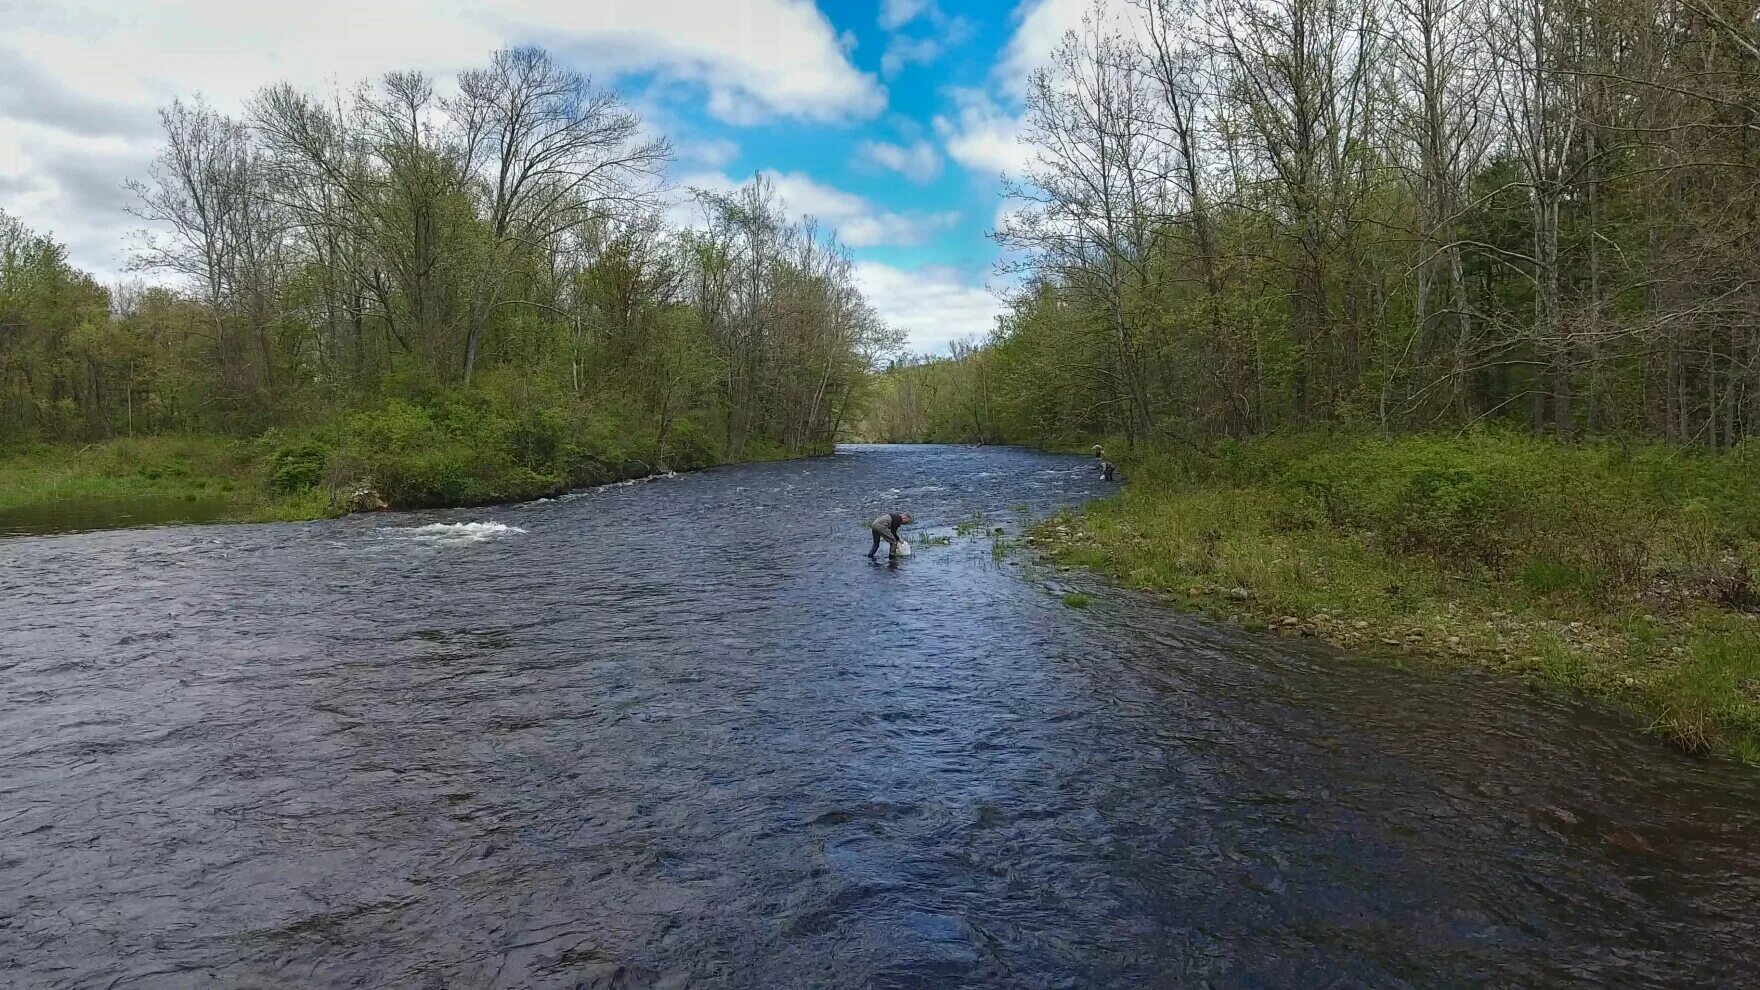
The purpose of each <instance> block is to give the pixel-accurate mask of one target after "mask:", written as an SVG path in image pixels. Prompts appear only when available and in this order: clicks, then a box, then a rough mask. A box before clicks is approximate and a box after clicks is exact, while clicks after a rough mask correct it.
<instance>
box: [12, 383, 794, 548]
mask: <svg viewBox="0 0 1760 990" xmlns="http://www.w3.org/2000/svg"><path fill="white" fill-rule="evenodd" d="M815 452H816V451H815ZM784 453H785V452H784V451H783V450H782V449H781V448H779V447H776V446H775V445H773V444H767V443H762V442H754V443H752V444H749V445H748V449H747V451H746V452H745V457H744V458H743V459H746V460H768V459H776V458H780V457H782V456H784ZM718 460H719V457H718V451H717V446H716V445H715V444H714V443H713V442H711V440H710V439H709V437H708V436H707V435H706V433H705V432H704V431H703V430H702V429H701V428H700V427H699V426H698V425H697V424H696V423H695V422H693V421H689V420H681V421H679V422H676V423H674V424H673V425H672V427H671V429H669V430H668V434H667V437H666V439H665V441H664V442H661V441H660V440H659V438H658V436H657V435H656V431H655V430H653V429H652V428H650V427H645V426H638V425H637V424H634V423H630V422H625V421H624V420H622V419H621V418H620V417H618V416H617V415H615V414H611V413H598V414H593V415H570V414H569V413H567V412H565V411H562V410H558V409H551V408H533V409H526V410H519V411H512V410H509V409H507V408H505V407H498V406H496V405H495V404H493V403H491V402H489V401H488V400H487V399H485V398H483V397H481V396H477V395H472V394H470V393H458V394H454V395H450V396H447V397H444V398H441V399H438V400H435V401H431V402H426V403H417V402H411V401H403V400H393V401H390V402H387V403H384V404H383V405H380V406H377V407H373V408H369V409H364V410H359V411H355V412H350V413H346V414H343V415H340V416H336V417H333V418H330V419H327V420H325V421H323V422H321V423H319V424H317V425H314V426H311V427H308V428H304V429H300V430H292V431H271V432H268V433H265V434H263V435H261V436H258V437H255V438H251V439H239V438H230V437H216V436H174V437H143V438H134V439H119V440H114V441H111V442H108V443H103V444H94V445H87V446H83V447H78V448H74V447H57V446H36V447H29V448H23V449H15V450H13V451H11V452H8V453H3V454H0V512H3V511H6V510H27V511H28V510H30V509H31V508H33V507H38V506H46V505H51V504H54V503H58V502H63V503H64V502H69V501H86V502H103V501H106V500H126V499H137V498H168V499H185V500H190V501H197V500H200V501H202V502H204V503H213V502H219V503H222V504H223V506H224V510H223V513H222V515H223V518H227V519H232V520H238V521H266V520H290V519H312V518H319V517H323V516H329V515H339V514H342V513H346V512H350V511H359V510H364V509H376V508H393V509H420V508H438V507H445V506H466V505H488V504H494V503H500V502H515V501H524V500H528V499H534V498H542V497H545V496H549V495H555V494H558V493H560V492H563V491H566V490H569V489H572V488H580V487H586V486H589V485H595V484H602V483H605V482H610V481H618V480H622V479H625V478H632V477H641V476H643V475H647V474H651V473H654V472H656V471H664V470H675V471H685V470H694V469H698V468H703V467H709V466H711V465H713V464H715V463H717V461H718Z"/></svg>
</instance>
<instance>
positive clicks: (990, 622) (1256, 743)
mask: <svg viewBox="0 0 1760 990" xmlns="http://www.w3.org/2000/svg"><path fill="white" fill-rule="evenodd" d="M1092 468H1093V464H1092V461H1091V460H1085V459H1077V458H1067V457H1054V456H1048V455H1041V454H1034V453H1028V452H1025V451H1019V450H1010V449H998V448H976V449H974V448H953V447H948V448H934V447H911V448H872V447H854V448H845V449H844V450H842V451H841V452H840V453H839V454H838V455H837V456H835V457H830V458H822V459H817V460H812V461H801V462H792V463H779V464H763V465H748V466H742V467H734V468H727V469H721V470H715V471H710V472H705V473H701V474H695V475H688V476H680V477H676V478H667V479H662V480H656V481H652V482H648V483H644V484H634V485H625V486H618V487H611V488H606V489H600V490H596V491H593V492H588V493H583V494H581V495H578V496H572V497H568V498H564V499H559V500H556V501H549V502H540V503H534V504H529V505H520V506H508V507H501V508H495V509H475V510H461V511H455V512H446V513H423V514H418V515H407V516H395V515H380V516H371V517H353V518H349V519H344V520H338V521H328V522H316V523H309V524H300V525H255V526H197V527H183V528H169V529H150V530H128V531H111V532H101V533H87V534H78V535H63V536H55V537H20V538H12V539H7V540H3V541H0V984H8V985H17V986H30V987H130V988H142V987H155V988H159V987H164V988H170V987H177V988H183V987H281V986H313V987H317V986H325V987H332V986H334V987H424V988H425V987H629V988H637V987H669V988H670V987H677V988H682V987H765V988H769V987H778V988H792V987H802V988H805V987H850V988H856V987H955V986H958V987H1010V988H1016V987H1021V988H1030V987H1070V988H1087V987H1242V988H1247V987H1254V988H1257V987H1302V988H1307V987H1335V986H1336V987H1455V986H1462V987H1466V986H1485V987H1541V986H1548V987H1550V986H1603V987H1621V988H1625V987H1714V986H1715V987H1739V986H1756V985H1760V774H1756V773H1754V772H1753V771H1751V770H1746V769H1743V768H1740V767H1735V766H1730V765H1724V764H1718V763H1706V762H1700V761H1696V760H1693V759H1690V758H1688V757H1686V756H1684V755H1681V754H1678V753H1676V752H1674V751H1672V750H1670V749H1668V748H1666V747H1664V746H1663V745H1661V744H1659V743H1657V742H1656V741H1654V740H1653V739H1650V738H1648V737H1645V736H1643V735H1641V734H1640V733H1638V732H1637V731H1635V730H1634V729H1633V728H1632V727H1631V726H1630V725H1626V724H1622V723H1621V722H1619V721H1618V720H1616V719H1614V718H1612V717H1610V716H1609V715H1607V714H1606V713H1604V712H1602V711H1600V710H1598V709H1596V708H1594V707H1592V706H1588V705H1584V704H1579V703H1575V702H1571V701H1569V700H1565V699H1561V698H1558V697H1555V696H1552V695H1549V694H1542V693H1536V692H1531V691H1527V690H1524V689H1523V688H1521V687H1520V686H1518V685H1512V684H1510V683H1507V682H1504V681H1501V680H1498V679H1496V678H1491V677H1486V676H1481V675H1471V674H1442V673H1421V672H1411V671H1401V670H1398V669H1394V668H1392V667H1388V666H1384V665H1378V664H1374V663H1369V662H1362V661H1355V660H1352V659H1349V658H1346V657H1341V656H1339V655H1337V654H1336V653H1334V652H1331V651H1328V650H1326V649H1323V648H1320V647H1317V646H1308V645H1304V644H1301V643H1297V642H1290V641H1278V640H1273V639H1269V638H1266V637H1262V636H1250V635H1246V634H1240V633H1233V632H1229V631H1226V630H1222V629H1219V628H1216V627H1214V626H1212V625H1209V624H1206V623H1204V622H1202V621H1199V620H1196V619H1193V618H1190V617H1186V616H1182V615H1180V614H1177V613H1175V612H1172V611H1169V610H1167V609H1165V608H1162V607H1159V606H1157V605H1156V604H1154V603H1153V602H1151V601H1149V600H1147V599H1145V598H1143V597H1140V596H1138V595H1135V594H1130V593H1126V592H1121V591H1116V590H1111V589H1108V588H1105V587H1103V586H1100V585H1097V584H1095V583H1092V582H1089V581H1087V580H1086V579H1084V578H1082V577H1081V576H1079V575H1077V574H1075V573H1073V572H1071V573H1057V572H1055V571H1047V570H1045V569H1043V568H1041V567H1039V566H1037V565H1035V564H1034V563H1033V562H1032V561H1031V560H1030V559H1025V558H1023V556H1022V555H1020V554H1015V555H1011V556H1008V557H1006V558H1004V559H997V557H996V556H994V555H993V553H992V543H991V539H990V537H989V536H987V535H984V534H982V533H973V532H971V531H970V527H967V528H966V532H964V533H963V534H956V533H955V532H954V531H953V527H954V526H955V525H956V524H957V523H960V522H961V521H964V520H967V519H969V518H971V517H973V516H974V515H975V514H978V513H982V514H983V516H984V517H985V520H986V528H987V529H988V528H989V527H994V526H1001V527H1004V528H1005V529H1007V530H1009V531H1010V532H1011V533H1014V532H1018V530H1019V527H1020V526H1021V525H1022V521H1023V519H1024V518H1026V516H1027V515H1029V514H1033V515H1042V514H1044V513H1046V512H1049V511H1052V510H1054V509H1056V508H1058V507H1060V506H1066V505H1072V504H1076V503H1079V502H1080V501H1081V500H1082V499H1085V498H1087V497H1090V496H1093V495H1095V494H1097V493H1098V492H1100V491H1101V490H1102V485H1101V483H1100V482H1099V481H1098V479H1097V478H1096V477H1095V475H1094V473H1093V470H1092ZM895 507H896V508H902V509H906V510H909V511H912V512H914V513H915V514H916V516H917V519H918V522H919V525H918V526H917V527H915V529H914V532H916V533H917V534H919V538H918V540H917V545H916V552H915V553H914V554H912V555H911V556H910V557H908V558H906V559H904V560H902V561H900V562H898V564H897V565H896V566H889V565H887V564H885V563H880V564H871V563H870V562H869V561H868V560H866V559H865V558H864V557H863V556H862V554H863V553H864V552H865V551H866V549H867V546H868V542H869V541H868V536H867V533H866V528H865V527H866V522H867V520H868V519H870V518H872V517H873V516H874V515H876V514H877V513H879V512H880V511H882V510H884V509H888V508H895ZM907 532H909V531H907ZM937 533H939V534H943V535H947V536H950V537H952V539H951V542H949V543H946V544H938V543H937V541H933V540H924V539H922V538H921V536H922V535H934V534H937ZM1071 589H1081V590H1084V591H1086V592H1087V593H1089V594H1091V595H1092V596H1093V605H1092V607H1090V608H1088V609H1075V608H1071V607H1069V606H1067V605H1066V604H1064V601H1063V598H1062V593H1063V592H1065V591H1068V590H1071Z"/></svg>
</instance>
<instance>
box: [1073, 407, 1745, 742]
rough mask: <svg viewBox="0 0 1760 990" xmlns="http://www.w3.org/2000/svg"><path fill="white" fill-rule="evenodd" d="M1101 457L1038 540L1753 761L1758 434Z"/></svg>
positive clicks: (1162, 584) (1104, 564)
mask: <svg viewBox="0 0 1760 990" xmlns="http://www.w3.org/2000/svg"><path fill="white" fill-rule="evenodd" d="M1124 471H1125V474H1126V477H1127V478H1128V484H1127V485H1126V486H1125V488H1124V489H1123V490H1122V492H1121V494H1120V495H1119V496H1118V497H1116V498H1113V499H1108V500H1105V501H1102V502H1099V503H1096V504H1094V505H1092V506H1090V507H1089V508H1088V509H1087V510H1086V511H1085V512H1083V513H1082V514H1080V515H1078V516H1066V517H1062V518H1059V519H1056V520H1052V521H1051V522H1049V523H1047V524H1045V525H1044V526H1043V527H1041V528H1040V530H1039V531H1038V539H1039V540H1040V542H1041V543H1043V544H1048V545H1049V546H1050V547H1052V549H1053V552H1054V553H1055V554H1056V555H1057V556H1058V558H1059V559H1060V560H1063V561H1065V562H1068V563H1079V564H1083V565H1087V566H1091V567H1094V568H1096V569H1099V570H1101V571H1103V572H1105V573H1107V574H1109V575H1111V576H1112V577H1114V578H1115V579H1117V580H1119V581H1121V582H1123V583H1126V584H1129V585H1132V586H1136V587H1142V588H1150V589H1157V590H1161V591H1164V592H1167V593H1168V594H1170V595H1171V596H1173V597H1175V598H1177V599H1178V600H1179V601H1181V602H1183V603H1186V604H1187V605H1188V606H1189V607H1195V608H1198V609H1202V610H1203V611H1206V612H1208V613H1210V614H1212V615H1215V616H1218V617H1221V618H1226V619H1231V620H1233V621H1236V622H1239V623H1243V624H1247V625H1258V626H1263V627H1270V628H1274V629H1276V630H1278V631H1280V632H1283V633H1285V634H1288V635H1310V636H1319V637H1322V638H1324V639H1327V640H1329V641H1331V642H1334V643H1336V644H1338V645H1340V646H1343V647H1346V648H1350V649H1353V650H1360V651H1364V652H1370V653H1383V654H1387V655H1393V656H1400V657H1410V658H1423V659H1427V660H1437V661H1442V662H1447V663H1454V664H1478V665H1486V666H1489V667H1492V668H1494V669H1497V670H1500V671H1506V672H1509V673H1513V674H1516V675H1519V676H1522V677H1525V678H1530V679H1533V680H1536V681H1543V682H1549V683H1554V684H1560V685H1566V686H1568V687H1571V688H1575V689H1580V690H1582V691H1585V692H1588V693H1590V694H1592V695H1595V696H1598V697H1601V698H1604V699H1608V700H1610V701H1613V702H1615V703H1616V704H1618V705H1621V706H1623V707H1624V708H1626V709H1627V710H1630V711H1632V712H1634V713H1635V714H1636V715H1637V716H1638V717H1639V718H1640V719H1641V720H1642V721H1643V724H1644V725H1646V726H1648V727H1649V728H1650V729H1652V730H1653V731H1655V732H1658V733H1660V734H1662V735H1665V736H1666V737H1668V738H1669V739H1671V740H1673V741H1675V742H1677V743H1679V744H1681V745H1683V746H1686V747H1687V748H1689V749H1692V750H1695V751H1705V752H1712V751H1714V752H1720V753H1728V754H1733V755H1736V756H1739V757H1741V758H1743V759H1745V760H1747V761H1749V762H1760V616H1757V615H1756V613H1757V612H1760V448H1755V447H1753V446H1752V445H1750V446H1749V447H1747V448H1738V449H1736V450H1732V451H1727V452H1721V453H1709V452H1698V451H1689V450H1684V449H1682V448H1678V447H1671V446H1665V445H1658V444H1648V445H1619V444H1592V445H1586V446H1570V447H1566V446H1560V445H1557V444H1554V443H1551V442H1548V441H1544V440H1537V439H1533V438H1530V437H1525V436H1506V435H1474V436H1468V437H1412V438H1406V439H1399V440H1393V441H1384V440H1381V439H1370V438H1362V437H1340V436H1328V435H1320V434H1302V435H1295V436H1284V437H1272V438H1266V439H1261V440H1255V441H1249V442H1239V443H1236V442H1227V443H1223V444H1220V445H1218V446H1216V447H1215V448H1214V449H1213V450H1212V451H1210V452H1208V453H1205V454H1198V453H1194V452H1180V453H1166V454H1156V455H1144V456H1141V457H1139V458H1135V459H1127V460H1126V463H1125V465H1124Z"/></svg>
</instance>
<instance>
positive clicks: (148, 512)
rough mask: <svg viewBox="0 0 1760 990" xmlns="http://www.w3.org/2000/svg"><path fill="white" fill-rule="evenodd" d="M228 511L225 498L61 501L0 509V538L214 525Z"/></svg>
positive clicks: (172, 497)
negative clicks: (101, 530)
mask: <svg viewBox="0 0 1760 990" xmlns="http://www.w3.org/2000/svg"><path fill="white" fill-rule="evenodd" d="M230 510H231V504H230V503H229V502H227V501H226V500H225V499H202V498H196V499H190V498H182V497H177V496H135V497H127V498H102V499H64V500H62V501H58V502H47V503H43V504H39V505H29V506H22V507H19V508H11V509H0V538H5V537H8V536H46V535H53V534H57V533H88V532H92V531H94V530H100V529H122V528H125V527H130V526H163V525H166V524H169V523H205V522H215V521H217V520H219V519H223V518H225V516H226V514H227V513H228V512H229V511H230Z"/></svg>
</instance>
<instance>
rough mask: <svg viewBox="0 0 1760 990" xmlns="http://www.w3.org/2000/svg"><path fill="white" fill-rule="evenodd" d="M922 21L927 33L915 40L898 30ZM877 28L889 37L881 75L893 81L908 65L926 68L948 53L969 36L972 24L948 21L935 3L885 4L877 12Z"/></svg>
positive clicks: (890, 0)
mask: <svg viewBox="0 0 1760 990" xmlns="http://www.w3.org/2000/svg"><path fill="white" fill-rule="evenodd" d="M919 20H921V21H924V22H926V24H927V31H928V32H929V33H927V34H922V35H919V36H916V37H912V36H911V35H908V34H904V33H902V31H901V29H902V28H905V27H907V26H909V25H911V24H912V23H913V22H916V21H919ZM880 26H881V27H882V28H885V29H886V31H887V35H888V40H887V43H886V53H885V54H884V55H882V56H880V73H881V74H882V75H884V76H886V77H887V78H889V79H890V78H892V77H893V76H896V75H898V74H899V73H900V72H903V71H904V69H905V67H906V66H908V65H911V64H913V63H914V64H917V65H928V64H929V63H931V62H933V61H935V60H936V59H938V58H940V57H941V56H942V54H943V53H945V52H946V51H947V50H948V49H950V48H953V47H955V46H957V45H960V44H963V43H964V42H965V40H966V39H967V38H969V37H971V35H972V30H973V28H972V22H971V21H969V20H967V19H966V18H964V17H949V16H947V14H946V13H945V12H943V11H942V9H941V7H940V5H938V4H936V3H935V2H934V0H886V3H885V4H883V5H882V6H881V8H880Z"/></svg>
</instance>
